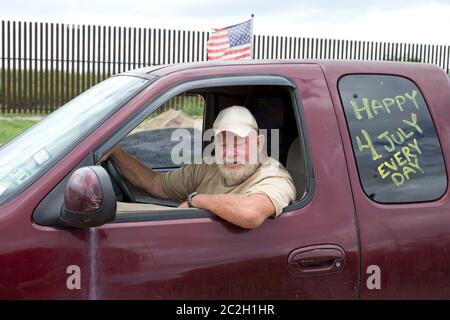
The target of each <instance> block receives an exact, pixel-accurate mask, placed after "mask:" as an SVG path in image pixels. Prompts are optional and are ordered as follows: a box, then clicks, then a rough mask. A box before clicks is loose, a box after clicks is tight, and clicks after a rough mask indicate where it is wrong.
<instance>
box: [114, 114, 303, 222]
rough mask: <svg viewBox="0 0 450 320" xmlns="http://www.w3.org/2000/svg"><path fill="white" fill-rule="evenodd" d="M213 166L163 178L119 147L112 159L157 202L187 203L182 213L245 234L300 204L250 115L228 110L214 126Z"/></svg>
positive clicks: (195, 166)
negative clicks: (200, 214)
mask: <svg viewBox="0 0 450 320" xmlns="http://www.w3.org/2000/svg"><path fill="white" fill-rule="evenodd" d="M213 129H214V137H215V138H214V149H215V155H214V159H215V161H213V163H212V164H211V163H210V164H207V163H202V164H188V165H185V166H183V167H180V168H178V169H176V170H173V171H170V172H164V173H158V172H155V171H153V170H152V169H150V168H148V167H146V166H145V165H143V164H142V163H141V162H139V161H138V160H136V159H135V158H133V157H132V156H131V155H129V154H128V153H126V152H125V151H124V150H123V149H121V148H119V147H115V148H113V149H112V150H111V151H110V152H109V153H108V156H110V157H111V158H113V160H114V162H115V163H116V165H117V167H118V169H119V171H120V173H121V174H122V175H123V176H124V178H125V179H126V180H127V181H128V182H129V183H131V184H132V185H134V186H135V187H137V188H139V189H141V190H144V191H145V192H147V193H148V194H150V195H151V196H153V197H157V198H161V199H172V200H177V201H180V202H182V203H181V205H180V207H181V208H188V207H195V208H201V209H206V210H209V211H210V212H212V213H214V214H216V215H217V216H219V217H221V218H223V219H225V220H227V221H229V222H231V223H233V224H235V225H238V226H240V227H242V228H246V229H252V228H256V227H258V226H259V225H261V224H262V223H263V222H264V221H265V220H266V219H267V218H269V217H277V216H279V215H280V213H281V212H282V211H283V208H284V207H286V206H287V205H288V204H289V203H290V202H292V201H294V199H295V194H296V190H295V186H294V183H293V181H292V177H291V176H290V174H289V173H288V171H287V170H286V169H285V168H284V167H283V166H282V165H281V164H280V163H279V162H278V161H277V160H275V159H273V158H270V157H268V156H267V155H266V153H265V152H264V150H263V149H264V142H265V140H264V135H259V134H258V125H257V123H256V120H255V118H254V117H253V115H252V114H251V113H250V111H249V110H248V109H246V108H244V107H241V106H231V107H228V108H225V109H223V110H222V111H221V112H220V113H219V114H218V116H217V118H216V120H215V121H214V124H213Z"/></svg>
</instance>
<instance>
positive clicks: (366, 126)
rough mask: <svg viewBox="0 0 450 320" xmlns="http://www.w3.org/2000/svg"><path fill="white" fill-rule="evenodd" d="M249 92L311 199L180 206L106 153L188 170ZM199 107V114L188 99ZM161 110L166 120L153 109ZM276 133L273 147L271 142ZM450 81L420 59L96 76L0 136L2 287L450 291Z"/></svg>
mask: <svg viewBox="0 0 450 320" xmlns="http://www.w3.org/2000/svg"><path fill="white" fill-rule="evenodd" d="M230 105H242V106H245V107H246V108H248V109H249V110H250V111H251V112H252V114H253V115H254V116H255V118H256V120H257V122H258V124H259V128H260V129H262V130H265V132H266V134H267V141H268V142H271V143H267V146H268V147H267V152H268V153H269V155H270V156H272V157H277V158H278V159H279V161H280V162H281V163H282V164H283V165H284V166H285V167H286V169H287V170H288V171H289V172H290V173H291V176H292V178H293V180H294V182H295V185H296V187H297V199H296V201H294V202H292V203H291V204H290V205H289V206H287V207H286V208H284V211H283V213H282V214H281V215H280V216H279V217H277V218H275V219H268V220H266V221H265V222H264V223H263V224H262V225H261V226H259V227H257V228H255V229H251V230H246V229H242V228H240V227H238V226H235V225H232V224H230V223H228V222H226V221H224V220H222V219H221V218H219V217H217V216H215V215H214V214H212V213H210V212H207V211H205V210H200V209H195V208H189V209H181V208H177V206H178V203H176V202H174V201H169V200H164V199H156V198H152V197H149V196H148V195H146V194H145V193H143V192H142V191H140V190H136V189H135V188H133V187H132V186H131V185H130V184H129V183H128V182H127V181H125V179H123V178H122V177H121V176H120V174H119V172H118V170H117V169H116V167H115V164H114V162H113V161H106V162H102V163H101V165H96V164H99V163H100V162H99V160H100V159H101V158H102V157H103V156H104V155H105V154H106V153H107V152H108V151H109V150H110V149H111V148H112V147H113V146H115V145H117V144H119V145H121V146H122V147H123V148H124V149H126V150H127V151H128V152H129V153H131V154H132V155H133V156H135V157H136V158H137V159H139V160H140V161H141V162H143V163H144V164H146V165H148V166H150V167H152V168H154V169H155V170H157V171H161V172H163V171H168V170H174V169H175V168H177V167H180V166H181V165H182V164H183V163H185V162H183V161H184V160H186V159H184V160H183V159H182V160H183V161H181V162H180V161H174V157H173V153H174V150H175V149H176V148H177V147H179V143H180V142H179V141H177V134H176V130H177V129H181V130H184V131H183V132H185V133H187V134H188V135H189V136H190V138H191V139H190V141H188V146H189V145H190V144H192V145H193V148H192V150H193V152H192V153H191V154H190V159H188V160H191V161H192V159H194V160H195V159H199V158H201V156H202V154H203V153H202V152H203V151H205V149H206V148H207V144H206V143H205V141H204V139H203V137H202V132H205V131H206V130H207V129H209V128H211V127H212V123H213V121H214V119H215V117H216V115H217V114H218V113H219V111H220V110H222V109H223V108H225V107H227V106H230ZM183 111H184V112H183ZM155 119H159V120H158V121H155ZM273 141H275V142H276V143H272V142H273ZM449 161H450V82H449V78H448V76H447V75H446V74H445V73H444V72H443V71H442V70H441V69H439V68H437V67H434V66H431V65H426V64H418V63H394V62H362V61H358V62H343V61H242V62H226V63H198V64H186V65H174V66H158V67H151V68H144V69H139V70H135V71H132V72H127V73H124V74H120V75H117V76H114V77H112V78H110V79H108V80H106V81H104V82H102V83H100V84H98V85H96V86H94V87H93V88H91V89H89V90H88V91H86V92H85V93H83V94H82V95H80V96H79V97H77V98H76V99H74V100H72V101H71V102H69V103H68V104H66V105H65V106H64V107H62V108H60V109H59V110H58V111H56V112H54V113H53V114H51V115H50V116H48V117H47V118H45V119H43V120H42V121H40V122H39V123H38V124H36V125H35V126H34V127H32V128H30V129H29V130H28V131H26V132H24V133H23V134H22V135H20V136H19V137H17V138H16V139H14V140H13V141H11V142H9V143H7V144H6V145H4V146H2V147H1V149H0V265H1V268H0V298H2V299H416V298H425V299H431V298H445V299H449V298H450V200H449V191H448V188H447V180H448V178H447V176H448V175H447V169H446V168H449V167H450V162H449Z"/></svg>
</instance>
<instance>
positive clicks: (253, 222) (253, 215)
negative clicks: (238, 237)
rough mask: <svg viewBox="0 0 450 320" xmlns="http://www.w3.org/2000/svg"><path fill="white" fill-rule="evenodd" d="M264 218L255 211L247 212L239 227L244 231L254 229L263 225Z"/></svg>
mask: <svg viewBox="0 0 450 320" xmlns="http://www.w3.org/2000/svg"><path fill="white" fill-rule="evenodd" d="M265 220H266V217H265V216H264V215H262V214H261V213H259V212H257V211H256V210H248V211H247V212H246V214H245V216H244V219H243V221H242V223H241V227H242V228H244V229H255V228H257V227H259V226H260V225H262V224H263V222H264V221H265Z"/></svg>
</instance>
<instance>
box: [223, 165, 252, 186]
mask: <svg viewBox="0 0 450 320" xmlns="http://www.w3.org/2000/svg"><path fill="white" fill-rule="evenodd" d="M259 165H260V164H259V163H258V164H241V165H239V167H237V168H227V167H226V166H225V165H224V164H217V166H218V167H219V171H220V173H221V174H222V177H223V178H224V180H225V184H226V185H227V186H234V185H237V184H240V183H241V182H243V181H245V180H247V178H249V177H251V176H252V175H253V174H254V173H255V172H256V170H258V168H259Z"/></svg>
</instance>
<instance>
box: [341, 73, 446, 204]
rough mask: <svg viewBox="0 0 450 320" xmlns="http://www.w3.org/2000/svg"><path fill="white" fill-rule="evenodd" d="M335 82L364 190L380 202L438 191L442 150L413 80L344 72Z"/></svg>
mask: <svg viewBox="0 0 450 320" xmlns="http://www.w3.org/2000/svg"><path fill="white" fill-rule="evenodd" d="M338 86H339V93H340V97H341V101H342V105H343V107H344V112H345V117H346V120H347V125H348V129H349V131H350V136H351V141H352V146H353V153H354V155H355V158H356V163H357V167H358V173H359V178H360V181H361V185H362V187H363V190H364V192H365V194H366V195H367V196H368V197H369V198H371V199H373V200H374V201H377V202H381V203H405V202H422V201H431V200H435V199H437V198H439V197H440V196H442V194H443V193H444V191H445V190H446V187H447V177H446V171H445V166H444V160H443V155H442V150H441V146H440V144H439V140H438V137H437V134H436V130H435V127H434V124H433V121H432V119H431V116H430V113H429V110H428V106H427V104H426V102H425V100H424V98H423V96H422V94H421V92H420V90H419V89H418V88H417V87H416V86H415V84H413V83H412V82H411V81H409V80H407V79H405V78H402V77H398V76H387V75H348V76H345V77H343V78H341V80H340V81H339V85H338Z"/></svg>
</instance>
